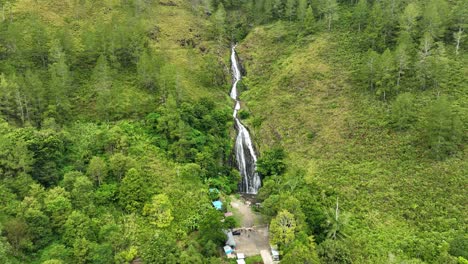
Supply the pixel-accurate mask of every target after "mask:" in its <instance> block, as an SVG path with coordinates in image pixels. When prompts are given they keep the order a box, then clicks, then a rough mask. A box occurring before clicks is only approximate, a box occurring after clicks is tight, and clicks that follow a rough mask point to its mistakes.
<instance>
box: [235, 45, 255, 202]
mask: <svg viewBox="0 0 468 264" xmlns="http://www.w3.org/2000/svg"><path fill="white" fill-rule="evenodd" d="M235 48H236V46H233V47H232V49H231V64H232V77H233V80H234V81H233V84H232V89H231V93H230V96H231V98H232V99H234V100H235V101H236V103H235V106H234V112H233V117H234V121H235V123H236V129H237V137H236V143H235V148H234V152H235V156H236V161H237V167H238V168H239V172H240V174H241V179H242V182H241V185H240V189H241V190H240V191H241V192H244V193H248V194H257V192H258V189H259V188H260V186H261V180H260V175H259V174H258V173H257V156H256V154H255V149H254V146H253V143H252V139H251V137H250V133H249V131H248V130H247V128H246V127H245V126H244V125H243V124H242V122H241V121H240V120H239V118H237V113H238V112H239V110H240V108H241V104H240V101H239V100H238V96H239V94H238V91H237V84H238V83H239V81H240V80H241V78H242V75H241V72H240V70H239V64H238V62H237V57H236V50H235Z"/></svg>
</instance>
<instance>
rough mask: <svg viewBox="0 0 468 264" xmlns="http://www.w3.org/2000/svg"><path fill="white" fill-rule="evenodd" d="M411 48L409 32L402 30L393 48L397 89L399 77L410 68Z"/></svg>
mask: <svg viewBox="0 0 468 264" xmlns="http://www.w3.org/2000/svg"><path fill="white" fill-rule="evenodd" d="M412 49H413V43H412V39H411V36H410V34H409V33H408V32H406V31H404V32H402V33H401V36H400V37H399V39H398V45H397V48H396V50H395V61H396V65H397V72H398V76H397V81H396V86H397V89H399V87H400V84H401V79H402V78H403V76H404V75H405V73H406V71H407V70H408V69H409V68H410V63H411V51H412Z"/></svg>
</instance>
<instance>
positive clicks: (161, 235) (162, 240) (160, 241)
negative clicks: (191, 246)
mask: <svg viewBox="0 0 468 264" xmlns="http://www.w3.org/2000/svg"><path fill="white" fill-rule="evenodd" d="M179 254H180V252H179V249H178V248H177V245H176V240H175V238H174V237H173V236H172V235H171V234H170V233H169V232H164V231H157V232H156V233H155V234H154V235H153V236H152V237H151V238H150V239H149V240H148V241H147V242H145V243H144V244H143V247H142V248H141V256H142V258H143V260H144V261H145V262H148V263H161V264H162V263H177V259H178V256H179Z"/></svg>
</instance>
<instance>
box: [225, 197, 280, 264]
mask: <svg viewBox="0 0 468 264" xmlns="http://www.w3.org/2000/svg"><path fill="white" fill-rule="evenodd" d="M241 199H242V198H241ZM231 206H232V207H233V208H234V209H235V211H237V212H236V214H238V215H239V216H240V218H241V223H240V224H241V226H242V228H241V229H240V230H241V235H239V236H234V240H235V241H236V251H237V252H239V253H244V254H245V256H246V257H250V256H256V255H262V258H263V262H264V263H266V264H271V263H273V261H272V260H271V255H270V245H269V242H268V227H267V226H266V225H265V224H264V223H263V219H262V216H261V215H260V214H258V213H255V212H253V211H252V209H251V208H250V206H249V205H248V204H246V203H245V202H244V201H243V200H239V199H236V198H235V197H234V196H231ZM264 255H265V257H266V255H268V256H269V258H267V259H265V257H264Z"/></svg>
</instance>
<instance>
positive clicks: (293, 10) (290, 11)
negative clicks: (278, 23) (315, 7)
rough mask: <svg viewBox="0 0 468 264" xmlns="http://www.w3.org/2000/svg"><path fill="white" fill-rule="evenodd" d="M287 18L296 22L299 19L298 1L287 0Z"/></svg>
mask: <svg viewBox="0 0 468 264" xmlns="http://www.w3.org/2000/svg"><path fill="white" fill-rule="evenodd" d="M285 14H286V18H288V19H289V21H291V20H296V18H297V0H286V11H285Z"/></svg>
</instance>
